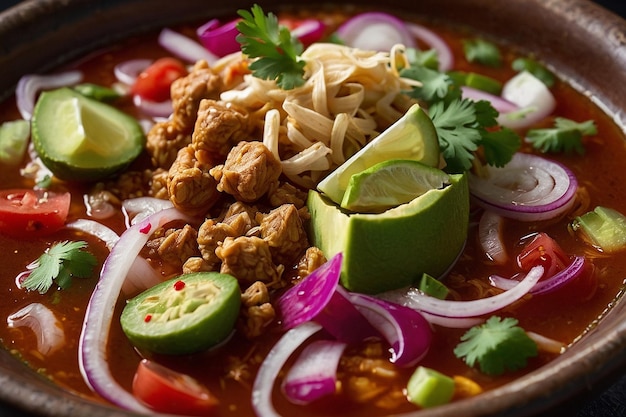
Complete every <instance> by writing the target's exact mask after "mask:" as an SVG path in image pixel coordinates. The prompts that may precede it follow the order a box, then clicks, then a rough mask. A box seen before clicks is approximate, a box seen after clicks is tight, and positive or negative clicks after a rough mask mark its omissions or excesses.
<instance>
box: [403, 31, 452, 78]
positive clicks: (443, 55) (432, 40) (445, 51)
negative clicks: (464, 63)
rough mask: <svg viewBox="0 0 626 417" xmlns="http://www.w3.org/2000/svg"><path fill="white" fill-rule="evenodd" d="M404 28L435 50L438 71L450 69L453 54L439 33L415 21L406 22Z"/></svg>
mask: <svg viewBox="0 0 626 417" xmlns="http://www.w3.org/2000/svg"><path fill="white" fill-rule="evenodd" d="M406 28H407V29H408V30H409V32H410V33H411V34H412V35H413V36H415V37H416V38H417V39H419V40H420V41H422V42H424V43H425V44H426V45H428V46H429V47H430V48H432V49H434V50H435V51H437V59H438V60H439V71H441V72H445V71H450V70H451V69H452V67H453V66H454V55H453V54H452V50H451V49H450V47H449V46H448V44H447V43H446V41H444V40H443V38H441V37H440V36H439V35H437V34H436V33H435V32H433V31H432V30H430V29H428V28H426V27H424V26H422V25H418V24H416V23H412V22H407V23H406Z"/></svg>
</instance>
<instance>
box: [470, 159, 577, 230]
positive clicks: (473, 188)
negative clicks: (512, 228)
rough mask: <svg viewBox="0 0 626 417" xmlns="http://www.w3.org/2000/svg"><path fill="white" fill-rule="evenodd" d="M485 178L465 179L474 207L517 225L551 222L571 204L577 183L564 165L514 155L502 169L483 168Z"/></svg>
mask: <svg viewBox="0 0 626 417" xmlns="http://www.w3.org/2000/svg"><path fill="white" fill-rule="evenodd" d="M487 170H488V177H487V178H481V177H478V176H476V175H473V174H470V175H469V184H470V192H471V194H472V196H473V197H474V198H475V200H476V203H477V204H479V205H480V206H482V207H483V208H485V209H486V210H492V211H494V212H495V213H497V214H499V215H501V216H504V217H510V218H513V219H517V220H521V221H539V220H548V219H552V218H555V217H557V216H559V215H561V214H563V213H565V212H566V211H567V210H569V209H570V208H571V206H572V204H573V203H574V196H575V194H576V189H577V187H578V182H577V180H576V177H575V176H574V173H573V172H572V171H570V170H569V168H567V167H565V166H564V165H562V164H560V163H558V162H555V161H550V160H548V159H545V158H543V157H540V156H536V155H531V154H525V153H516V154H515V155H514V156H513V158H512V160H511V162H509V163H508V164H507V165H505V166H504V167H501V168H498V167H491V166H489V167H487Z"/></svg>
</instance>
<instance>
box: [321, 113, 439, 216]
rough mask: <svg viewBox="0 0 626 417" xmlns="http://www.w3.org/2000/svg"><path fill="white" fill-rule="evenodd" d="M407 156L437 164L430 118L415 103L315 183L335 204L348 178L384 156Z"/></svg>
mask: <svg viewBox="0 0 626 417" xmlns="http://www.w3.org/2000/svg"><path fill="white" fill-rule="evenodd" d="M399 158H402V159H411V160H414V161H419V162H422V163H423V164H425V165H429V166H432V167H436V166H438V165H439V141H438V139H437V132H436V130H435V127H434V126H433V123H432V121H431V120H430V117H428V115H427V114H426V113H424V111H423V110H422V109H421V108H420V107H419V105H417V104H415V105H413V106H412V107H411V108H409V110H408V111H407V112H406V113H405V114H404V116H402V117H401V118H400V119H398V121H396V122H395V123H394V124H393V125H391V126H389V127H388V128H387V129H386V130H385V131H383V132H382V133H381V134H380V135H378V136H377V137H376V138H374V139H373V140H372V141H371V142H370V143H368V144H367V145H365V147H363V148H362V149H361V150H360V151H358V152H357V153H355V154H354V155H352V157H350V158H349V159H348V160H347V161H346V162H344V163H343V164H341V165H340V166H339V167H338V168H337V169H335V170H334V171H333V172H331V173H330V174H329V175H328V176H327V177H326V178H324V180H322V182H320V183H319V184H318V186H317V189H318V190H319V191H321V192H323V193H324V194H325V195H326V196H328V197H329V198H330V199H331V200H333V201H334V202H335V203H337V204H339V203H341V200H342V199H343V194H344V192H345V191H346V188H347V187H348V183H349V181H350V177H352V175H354V174H356V173H359V172H361V171H363V170H365V169H367V168H370V167H371V166H373V165H376V164H377V163H379V162H383V161H386V160H388V159H399Z"/></svg>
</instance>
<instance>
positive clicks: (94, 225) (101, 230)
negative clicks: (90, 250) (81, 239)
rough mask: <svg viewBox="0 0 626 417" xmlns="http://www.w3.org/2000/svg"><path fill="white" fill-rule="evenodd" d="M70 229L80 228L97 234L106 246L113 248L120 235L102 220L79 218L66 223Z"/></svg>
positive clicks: (94, 234)
mask: <svg viewBox="0 0 626 417" xmlns="http://www.w3.org/2000/svg"><path fill="white" fill-rule="evenodd" d="M66 226H67V227H69V228H70V229H76V230H80V231H81V232H83V233H87V234H89V235H92V236H95V237H97V238H98V239H100V240H101V241H103V242H104V244H105V245H106V247H107V248H108V249H109V250H111V249H112V248H113V245H115V243H116V242H117V241H118V240H119V238H120V237H119V235H118V234H117V233H115V232H114V231H113V230H112V229H110V228H109V227H108V226H105V225H103V224H102V223H100V222H97V221H95V220H89V219H78V220H74V221H73V222H70V223H68V224H66Z"/></svg>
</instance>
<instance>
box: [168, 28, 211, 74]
mask: <svg viewBox="0 0 626 417" xmlns="http://www.w3.org/2000/svg"><path fill="white" fill-rule="evenodd" d="M158 41H159V45H161V46H162V47H163V48H165V49H166V50H167V51H169V52H170V53H172V54H174V55H175V56H177V57H178V58H180V59H182V60H185V61H187V62H191V63H193V62H196V61H199V60H201V59H203V60H205V61H206V62H208V63H209V65H213V64H215V62H216V61H217V60H218V57H217V56H215V55H214V54H212V53H211V52H209V51H208V50H207V49H206V48H205V47H204V46H202V45H200V44H199V43H198V42H196V41H195V40H193V39H191V38H189V37H187V36H185V35H183V34H181V33H178V32H176V31H173V30H171V29H168V28H164V29H162V30H161V33H160V34H159V40H158Z"/></svg>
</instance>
